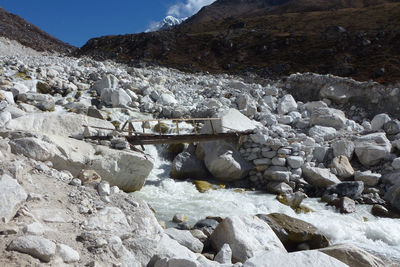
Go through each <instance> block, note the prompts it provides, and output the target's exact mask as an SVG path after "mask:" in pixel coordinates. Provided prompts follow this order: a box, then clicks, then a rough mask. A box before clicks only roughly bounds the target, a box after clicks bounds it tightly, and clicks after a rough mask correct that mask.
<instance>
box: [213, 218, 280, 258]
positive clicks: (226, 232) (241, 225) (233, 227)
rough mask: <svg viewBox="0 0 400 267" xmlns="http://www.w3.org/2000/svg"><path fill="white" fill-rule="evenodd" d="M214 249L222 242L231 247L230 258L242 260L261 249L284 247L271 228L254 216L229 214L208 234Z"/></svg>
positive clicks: (271, 249)
mask: <svg viewBox="0 0 400 267" xmlns="http://www.w3.org/2000/svg"><path fill="white" fill-rule="evenodd" d="M210 241H211V244H212V246H213V247H214V249H216V250H217V251H219V250H221V248H222V246H223V245H224V244H229V246H230V247H231V249H232V259H234V260H235V261H241V262H244V261H246V260H247V259H249V258H251V257H253V256H254V255H256V254H257V253H260V252H262V251H275V250H278V251H282V252H286V249H285V248H284V246H283V245H282V243H281V241H280V240H279V239H278V237H277V236H276V235H275V233H274V232H273V231H272V229H271V228H270V227H269V226H268V224H266V223H265V222H263V221H262V220H260V219H259V218H257V217H256V216H230V217H227V218H225V219H224V220H223V221H222V222H221V223H220V224H219V225H218V226H217V228H216V229H215V230H214V232H213V233H212V234H211V236H210Z"/></svg>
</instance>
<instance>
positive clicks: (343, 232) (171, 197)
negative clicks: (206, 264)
mask: <svg viewBox="0 0 400 267" xmlns="http://www.w3.org/2000/svg"><path fill="white" fill-rule="evenodd" d="M146 152H147V153H149V154H150V155H152V157H154V159H155V166H154V169H153V171H152V172H151V174H150V176H149V178H148V179H147V182H146V185H145V186H144V187H143V188H142V189H141V190H140V191H139V192H135V193H134V194H135V195H137V196H139V197H140V198H142V199H144V200H145V201H147V202H148V203H149V204H150V205H151V207H152V208H153V209H154V210H155V211H156V216H157V218H158V219H159V220H163V221H165V222H166V223H167V226H168V227H172V226H173V223H172V222H171V220H172V217H173V216H174V214H177V213H181V214H185V215H186V216H187V218H188V222H189V224H190V225H193V224H194V223H195V222H196V221H198V220H200V219H203V218H205V217H206V216H220V217H226V216H229V215H244V214H252V215H254V214H259V213H264V214H268V213H272V212H278V213H284V214H287V215H289V216H292V217H295V218H298V219H301V220H304V221H306V222H309V223H311V224H313V225H315V226H316V227H317V228H318V229H319V230H320V231H321V232H322V233H324V234H325V235H326V236H327V237H328V238H329V240H330V241H331V242H332V243H333V244H341V243H351V244H355V245H357V246H359V247H361V248H363V249H366V250H367V251H370V252H373V253H374V254H380V255H381V256H383V257H385V258H386V259H393V260H395V261H396V262H397V261H400V220H398V219H386V218H376V217H374V216H373V215H371V213H370V210H371V206H369V205H357V212H356V213H353V214H347V215H344V214H340V213H338V212H337V211H335V209H334V208H333V207H328V206H325V203H322V202H319V201H318V200H317V199H312V198H309V199H305V200H304V201H303V202H302V204H304V205H305V206H307V207H309V208H311V209H313V210H314V211H315V212H312V213H307V214H297V213H296V212H294V211H293V210H292V209H291V208H290V207H288V206H286V205H283V204H281V203H280V202H278V201H277V200H276V199H275V195H271V194H267V193H264V192H243V193H240V192H235V191H234V189H219V190H210V191H208V192H206V193H200V192H198V191H197V190H196V188H195V186H194V185H193V184H192V183H191V182H190V181H177V180H174V179H171V178H170V177H169V171H170V166H171V162H170V161H168V160H165V159H163V158H162V157H160V156H159V153H158V151H157V148H156V147H155V146H146Z"/></svg>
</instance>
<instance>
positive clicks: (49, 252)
mask: <svg viewBox="0 0 400 267" xmlns="http://www.w3.org/2000/svg"><path fill="white" fill-rule="evenodd" d="M7 250H12V251H18V252H21V253H26V254H29V255H31V256H32V257H35V258H37V259H39V260H41V261H44V262H49V261H50V259H51V257H53V256H54V255H55V253H56V244H55V243H54V242H52V241H50V240H48V239H46V238H43V237H39V236H33V235H27V236H20V237H18V238H16V239H14V240H13V241H12V242H11V243H10V245H8V247H7Z"/></svg>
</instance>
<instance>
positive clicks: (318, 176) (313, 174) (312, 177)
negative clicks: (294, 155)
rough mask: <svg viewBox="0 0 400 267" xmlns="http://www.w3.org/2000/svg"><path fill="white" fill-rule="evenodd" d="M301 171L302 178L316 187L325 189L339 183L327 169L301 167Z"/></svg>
mask: <svg viewBox="0 0 400 267" xmlns="http://www.w3.org/2000/svg"><path fill="white" fill-rule="evenodd" d="M302 171H303V176H304V178H306V180H307V182H309V183H310V184H312V185H314V186H317V187H321V188H327V187H328V186H331V185H334V184H338V183H340V182H341V181H340V180H339V179H338V178H337V177H336V175H334V174H333V173H331V172H330V171H329V169H323V168H315V167H310V166H307V165H303V167H302Z"/></svg>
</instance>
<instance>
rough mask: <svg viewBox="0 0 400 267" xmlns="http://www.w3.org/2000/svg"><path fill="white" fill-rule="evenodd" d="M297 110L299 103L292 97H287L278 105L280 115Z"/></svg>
mask: <svg viewBox="0 0 400 267" xmlns="http://www.w3.org/2000/svg"><path fill="white" fill-rule="evenodd" d="M296 110H297V103H296V100H294V98H293V96H292V95H285V96H283V97H282V98H281V99H280V101H279V104H278V113H279V114H287V113H289V112H291V111H296Z"/></svg>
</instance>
